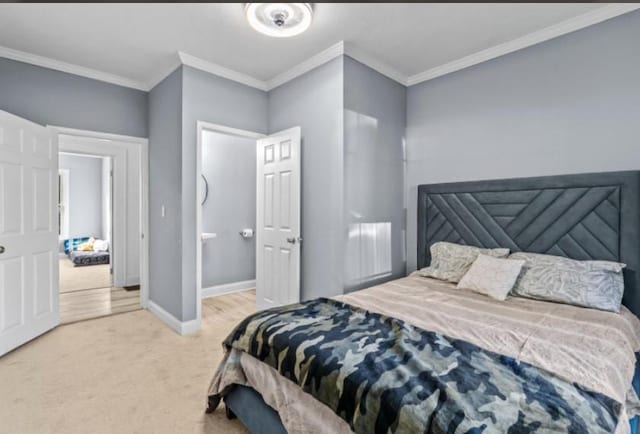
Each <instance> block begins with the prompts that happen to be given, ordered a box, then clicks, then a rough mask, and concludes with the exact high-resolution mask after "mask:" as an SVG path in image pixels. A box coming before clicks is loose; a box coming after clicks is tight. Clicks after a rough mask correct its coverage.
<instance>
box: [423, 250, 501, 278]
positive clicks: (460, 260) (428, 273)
mask: <svg viewBox="0 0 640 434" xmlns="http://www.w3.org/2000/svg"><path fill="white" fill-rule="evenodd" d="M480 254H483V255H487V256H493V257H494V258H505V257H507V255H508V254H509V249H481V248H479V247H473V246H463V245H462V244H455V243H448V242H446V241H439V242H437V243H434V244H433V245H432V246H431V264H430V265H429V266H428V267H426V268H423V269H421V270H420V271H418V274H420V275H421V276H423V277H433V278H434V279H440V280H446V281H447V282H453V283H458V282H459V281H460V279H462V276H464V275H465V274H466V273H467V271H469V268H471V264H473V261H475V260H476V259H477V258H478V255H480Z"/></svg>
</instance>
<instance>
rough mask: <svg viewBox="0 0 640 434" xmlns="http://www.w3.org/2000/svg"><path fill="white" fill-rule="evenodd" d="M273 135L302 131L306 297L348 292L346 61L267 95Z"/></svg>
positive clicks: (303, 280)
mask: <svg viewBox="0 0 640 434" xmlns="http://www.w3.org/2000/svg"><path fill="white" fill-rule="evenodd" d="M268 113H269V132H270V133H275V132H278V131H281V130H284V129H287V128H291V127H295V126H300V127H301V128H302V180H301V182H302V219H301V220H302V238H303V239H304V244H303V246H302V257H301V266H302V268H301V291H302V299H303V300H306V299H310V298H314V297H319V296H332V295H336V294H341V293H342V292H343V288H344V265H343V264H344V262H343V260H344V225H343V216H344V213H343V188H344V184H343V139H344V133H343V58H342V57H340V58H337V59H334V60H332V61H330V62H328V63H326V64H324V65H322V66H320V67H318V68H316V69H313V70H312V71H309V72H308V73H306V74H304V75H302V76H300V77H298V78H296V79H294V80H291V81H289V82H288V83H285V84H283V85H282V86H280V87H278V88H276V89H273V90H272V91H270V92H269V111H268Z"/></svg>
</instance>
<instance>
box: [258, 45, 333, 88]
mask: <svg viewBox="0 0 640 434" xmlns="http://www.w3.org/2000/svg"><path fill="white" fill-rule="evenodd" d="M344 47H345V44H344V41H340V42H338V43H337V44H334V45H332V46H331V47H329V48H327V49H326V50H323V51H321V52H319V53H318V54H315V55H313V56H311V57H310V58H308V59H307V60H305V61H304V62H302V63H299V64H297V65H296V66H294V67H293V68H291V69H289V70H287V71H285V72H282V73H280V74H278V75H276V76H275V77H273V78H272V79H270V80H267V82H266V90H267V91H269V90H271V89H275V88H276V87H278V86H281V85H283V84H285V83H286V82H288V81H291V80H293V79H294V78H296V77H299V76H301V75H303V74H306V73H307V72H309V71H311V70H312V69H315V68H317V67H318V66H320V65H324V64H325V63H327V62H329V61H330V60H333V59H335V58H336V57H339V56H342V55H343V54H344Z"/></svg>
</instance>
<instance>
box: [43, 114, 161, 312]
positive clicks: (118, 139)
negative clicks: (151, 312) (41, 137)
mask: <svg viewBox="0 0 640 434" xmlns="http://www.w3.org/2000/svg"><path fill="white" fill-rule="evenodd" d="M49 127H50V128H52V129H53V130H54V131H55V132H56V134H57V139H58V143H59V149H58V152H65V153H75V154H85V155H99V156H105V157H111V158H113V159H114V160H115V159H116V158H120V159H121V158H125V161H126V147H130V148H132V149H134V150H137V151H138V152H139V156H140V167H139V174H140V189H141V197H140V199H141V200H140V203H139V215H140V235H141V237H140V243H139V246H140V247H139V251H140V271H139V272H140V305H141V306H142V307H143V308H144V309H146V308H147V306H148V304H149V241H148V237H147V234H148V227H149V213H148V209H149V140H148V139H145V138H141V137H133V136H125V135H120V134H111V133H102V132H97V131H87V130H79V129H75V128H66V127H59V126H55V125H50V126H49ZM60 136H68V137H71V138H72V139H73V140H72V141H71V142H67V143H65V140H63V139H62V138H61V137H60ZM77 139H84V140H86V143H80V142H75V140H77ZM74 142H75V143H74ZM122 145H124V146H125V148H123V147H122ZM114 163H115V161H112V164H114ZM112 167H113V166H112ZM58 169H59V167H58ZM125 175H126V172H125ZM115 182H116V180H115V179H114V181H113V183H114V185H115ZM125 188H126V185H125ZM114 192H115V187H112V193H114ZM117 202H118V201H117V200H115V198H114V200H113V201H112V203H111V207H112V210H111V211H112V216H113V218H112V222H111V227H112V230H111V233H112V240H111V243H112V246H113V248H112V250H113V251H114V261H113V265H112V266H113V270H114V276H115V275H116V272H120V271H121V270H116V267H117V266H122V265H121V264H120V263H118V265H116V263H117V261H118V259H117V256H116V254H115V253H116V249H117V251H120V250H124V249H126V246H125V245H124V242H123V241H124V240H125V239H126V236H125V235H124V234H122V233H121V234H120V235H119V236H118V237H117V238H118V239H116V236H115V233H114V230H113V229H114V227H115V225H116V224H118V225H119V226H122V225H123V224H124V225H126V217H125V221H124V222H122V221H121V222H118V223H116V218H117V217H116V212H115V210H116V208H117V207H118V206H119V204H118V203H117ZM125 215H126V213H125ZM120 244H123V245H122V246H120ZM122 264H123V263H122ZM122 271H124V270H122ZM122 275H123V278H125V279H126V273H122Z"/></svg>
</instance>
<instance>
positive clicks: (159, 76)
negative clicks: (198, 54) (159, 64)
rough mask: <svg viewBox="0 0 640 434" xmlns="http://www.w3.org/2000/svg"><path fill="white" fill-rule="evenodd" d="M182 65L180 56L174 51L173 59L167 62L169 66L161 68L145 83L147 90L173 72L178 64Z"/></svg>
mask: <svg viewBox="0 0 640 434" xmlns="http://www.w3.org/2000/svg"><path fill="white" fill-rule="evenodd" d="M181 65H182V61H181V60H180V56H179V55H178V53H175V55H174V56H173V59H171V62H170V63H169V66H167V67H165V68H163V69H162V70H161V71H160V72H159V73H157V74H155V75H154V76H153V78H152V79H151V80H149V81H147V83H146V85H145V86H146V88H147V90H148V91H150V90H151V89H153V88H154V87H156V86H157V85H158V84H160V82H161V81H162V80H164V79H165V78H167V77H168V76H169V75H171V74H172V73H173V71H175V70H176V69H177V68H178V67H179V66H181Z"/></svg>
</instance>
